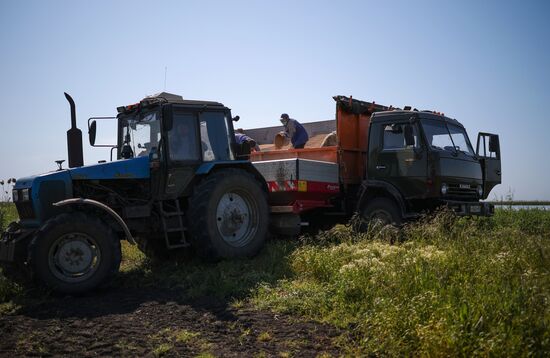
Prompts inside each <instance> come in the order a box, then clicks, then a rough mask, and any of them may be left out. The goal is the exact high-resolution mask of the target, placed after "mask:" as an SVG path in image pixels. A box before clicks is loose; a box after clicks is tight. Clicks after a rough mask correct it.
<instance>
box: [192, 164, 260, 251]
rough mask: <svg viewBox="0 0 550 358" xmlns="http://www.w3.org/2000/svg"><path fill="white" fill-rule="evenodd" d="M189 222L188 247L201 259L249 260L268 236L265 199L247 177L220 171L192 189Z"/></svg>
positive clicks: (229, 170)
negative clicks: (189, 242) (189, 245)
mask: <svg viewBox="0 0 550 358" xmlns="http://www.w3.org/2000/svg"><path fill="white" fill-rule="evenodd" d="M188 218H189V224H188V225H189V232H190V234H191V238H190V239H191V245H192V246H193V247H194V249H195V252H196V253H197V254H198V255H199V256H200V257H202V258H204V259H207V260H211V261H213V260H217V259H220V258H239V257H251V256H254V255H255V254H257V253H258V251H259V250H260V249H261V248H262V246H263V245H264V242H265V238H266V235H267V229H268V224H269V212H268V205H267V195H266V193H265V191H264V190H262V187H261V185H260V183H259V182H258V181H257V180H256V179H255V178H254V176H253V175H251V174H250V173H248V172H246V171H244V170H239V169H223V170H221V171H218V172H214V173H212V174H210V175H209V176H208V177H206V178H205V179H204V180H203V181H202V182H200V183H199V184H198V185H197V186H196V187H195V188H194V190H193V195H192V196H191V198H190V205H189V210H188Z"/></svg>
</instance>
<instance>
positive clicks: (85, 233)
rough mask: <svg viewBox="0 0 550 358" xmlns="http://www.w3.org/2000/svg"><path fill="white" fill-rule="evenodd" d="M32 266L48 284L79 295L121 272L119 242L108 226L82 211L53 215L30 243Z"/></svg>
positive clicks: (38, 275) (36, 273)
mask: <svg viewBox="0 0 550 358" xmlns="http://www.w3.org/2000/svg"><path fill="white" fill-rule="evenodd" d="M29 251H30V255H29V257H30V266H31V268H32V270H33V272H34V274H35V276H36V278H38V279H39V280H40V281H41V282H42V283H44V284H45V285H46V286H48V287H51V288H52V289H54V290H55V291H58V292H62V293H70V294H78V293H83V292H86V291H89V290H92V289H94V288H96V287H98V286H100V285H101V284H105V283H107V282H108V281H109V280H110V279H112V278H113V277H114V276H115V275H116V273H117V272H118V269H119V266H120V260H121V251H120V241H119V240H118V238H117V237H116V236H115V234H114V232H113V231H112V230H111V228H110V227H109V226H107V225H106V224H105V223H103V222H102V221H101V220H99V219H98V218H95V217H90V216H87V215H85V214H83V213H70V214H60V215H58V216H56V217H53V218H51V219H50V220H48V221H47V222H46V224H44V226H43V227H42V228H41V229H40V230H39V231H38V233H37V234H36V236H35V237H34V239H33V240H32V242H31V245H30V248H29Z"/></svg>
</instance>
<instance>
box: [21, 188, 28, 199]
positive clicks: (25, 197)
mask: <svg viewBox="0 0 550 358" xmlns="http://www.w3.org/2000/svg"><path fill="white" fill-rule="evenodd" d="M21 196H22V198H21V200H23V201H28V200H29V189H28V188H27V189H23V190H21Z"/></svg>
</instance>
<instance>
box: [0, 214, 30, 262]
mask: <svg viewBox="0 0 550 358" xmlns="http://www.w3.org/2000/svg"><path fill="white" fill-rule="evenodd" d="M33 232H34V230H28V229H22V228H20V227H19V225H17V224H16V223H12V224H10V225H9V226H8V228H7V229H6V231H4V232H3V233H2V235H1V236H0V261H1V262H25V261H27V255H28V245H29V242H30V240H31V238H32V233H33Z"/></svg>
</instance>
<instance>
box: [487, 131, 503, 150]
mask: <svg viewBox="0 0 550 358" xmlns="http://www.w3.org/2000/svg"><path fill="white" fill-rule="evenodd" d="M499 150H500V143H499V140H498V135H495V134H492V135H491V136H490V137H489V152H492V153H498V152H499Z"/></svg>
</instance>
